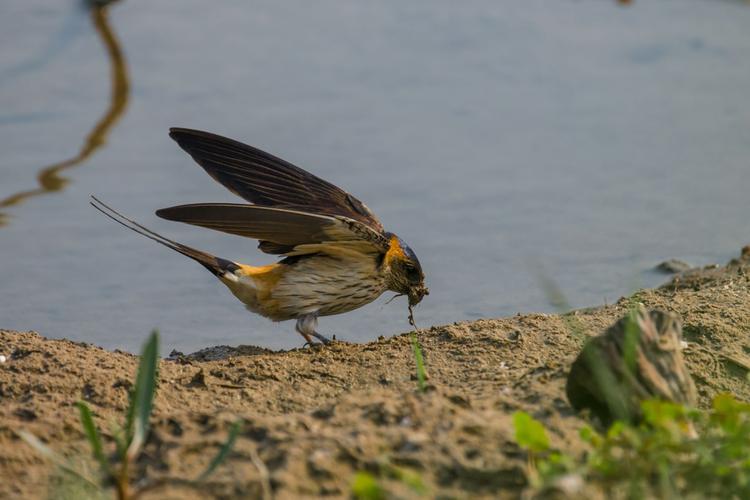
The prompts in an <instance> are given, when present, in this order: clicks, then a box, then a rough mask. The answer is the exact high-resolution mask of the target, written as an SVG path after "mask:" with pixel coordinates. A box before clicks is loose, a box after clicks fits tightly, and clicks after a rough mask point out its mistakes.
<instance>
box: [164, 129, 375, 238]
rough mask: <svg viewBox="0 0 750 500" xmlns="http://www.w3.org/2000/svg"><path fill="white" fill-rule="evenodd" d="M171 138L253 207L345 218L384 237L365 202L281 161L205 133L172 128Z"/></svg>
mask: <svg viewBox="0 0 750 500" xmlns="http://www.w3.org/2000/svg"><path fill="white" fill-rule="evenodd" d="M169 136H170V137H172V139H174V140H175V141H177V144H179V145H180V147H181V148H182V149H184V150H185V151H187V152H188V153H189V154H190V155H191V156H192V157H193V159H194V160H195V161H196V162H197V163H198V164H199V165H200V166H201V167H203V168H204V169H205V170H206V172H208V174H209V175H210V176H211V177H213V178H214V179H215V180H216V181H218V182H219V183H221V184H222V185H223V186H224V187H226V188H227V189H229V190H230V191H232V192H233V193H235V194H237V195H239V196H241V197H242V198H244V199H246V200H247V201H249V202H251V203H254V204H257V205H262V206H267V207H275V208H284V209H289V210H296V211H299V212H306V213H312V214H322V215H329V216H337V215H338V216H343V217H347V218H349V219H352V220H355V221H358V222H361V223H362V224H365V225H367V226H369V227H370V228H371V229H372V230H373V231H376V232H378V233H382V232H383V226H382V224H381V223H380V221H379V220H378V219H377V217H375V214H373V213H372V212H371V211H370V209H369V208H367V206H366V205H365V204H364V203H362V202H361V201H359V200H358V199H357V198H355V197H354V196H352V195H351V194H349V193H347V192H346V191H344V190H342V189H340V188H338V187H337V186H334V185H333V184H331V183H330V182H327V181H324V180H323V179H321V178H320V177H316V176H314V175H312V174H311V173H309V172H307V171H305V170H303V169H301V168H299V167H297V166H295V165H292V164H291V163H289V162H287V161H284V160H282V159H281V158H277V157H275V156H273V155H270V154H268V153H266V152H264V151H261V150H260V149H257V148H254V147H252V146H248V145H246V144H242V143H241V142H237V141H234V140H232V139H227V138H226V137H221V136H219V135H215V134H210V133H208V132H201V131H199V130H191V129H184V128H172V129H170V131H169Z"/></svg>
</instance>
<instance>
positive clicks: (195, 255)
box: [90, 195, 239, 276]
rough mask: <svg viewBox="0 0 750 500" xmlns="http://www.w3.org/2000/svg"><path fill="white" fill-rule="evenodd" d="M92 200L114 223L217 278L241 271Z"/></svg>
mask: <svg viewBox="0 0 750 500" xmlns="http://www.w3.org/2000/svg"><path fill="white" fill-rule="evenodd" d="M91 200H92V201H91V202H90V203H91V206H92V207H94V208H95V209H97V210H99V211H100V212H101V213H103V214H104V215H106V216H107V217H109V218H110V219H112V220H113V221H115V222H117V223H118V224H120V225H122V226H125V227H126V228H128V229H130V230H131V231H135V232H136V233H138V234H140V235H142V236H145V237H146V238H149V239H151V240H153V241H155V242H157V243H159V244H161V245H164V246H165V247H167V248H171V249H172V250H174V251H175V252H179V253H181V254H182V255H184V256H186V257H190V258H191V259H193V260H195V261H196V262H198V263H199V264H201V265H202V266H204V267H205V268H206V269H208V270H209V271H211V273H213V274H215V275H216V276H221V275H223V274H224V273H225V272H227V271H228V272H234V271H236V270H237V269H239V266H238V265H237V264H235V263H234V262H232V261H230V260H226V259H222V258H220V257H216V256H214V255H211V254H209V253H206V252H201V251H200V250H196V249H195V248H191V247H189V246H187V245H183V244H182V243H177V242H176V241H174V240H170V239H169V238H165V237H164V236H162V235H160V234H159V233H156V232H154V231H151V230H150V229H148V228H147V227H144V226H142V225H140V224H139V223H137V222H136V221H134V220H132V219H129V218H127V217H125V216H124V215H122V214H121V213H119V212H118V211H117V210H115V209H114V208H112V207H110V206H109V205H107V204H106V203H104V202H103V201H101V200H100V199H98V198H97V197H96V196H93V195H92V196H91Z"/></svg>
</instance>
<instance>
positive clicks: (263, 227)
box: [156, 203, 388, 254]
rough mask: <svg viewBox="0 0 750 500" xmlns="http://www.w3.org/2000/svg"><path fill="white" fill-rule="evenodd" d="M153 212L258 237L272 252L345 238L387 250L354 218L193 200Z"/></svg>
mask: <svg viewBox="0 0 750 500" xmlns="http://www.w3.org/2000/svg"><path fill="white" fill-rule="evenodd" d="M156 215H158V216H159V217H161V218H163V219H168V220H173V221H178V222H185V223H187V224H193V225H196V226H201V227H207V228H209V229H215V230H217V231H223V232H225V233H230V234H236V235H239V236H246V237H249V238H255V239H258V240H261V244H260V245H259V248H260V249H261V250H262V251H264V252H266V253H272V254H288V253H290V252H294V249H295V247H298V246H299V245H309V244H318V243H326V242H349V243H350V244H357V245H360V246H361V247H362V248H368V247H369V250H370V251H378V252H385V251H387V250H388V239H387V238H386V237H385V236H384V235H383V234H381V233H379V232H376V231H374V230H373V229H372V228H370V227H369V226H367V225H365V224H362V223H361V222H358V221H356V220H352V219H349V218H347V217H342V216H330V215H318V214H309V213H305V212H299V211H296V210H288V209H283V208H272V207H262V206H258V205H239V204H230V203H196V204H191V205H179V206H176V207H170V208H162V209H160V210H157V211H156Z"/></svg>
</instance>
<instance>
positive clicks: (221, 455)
mask: <svg viewBox="0 0 750 500" xmlns="http://www.w3.org/2000/svg"><path fill="white" fill-rule="evenodd" d="M158 366H159V334H158V332H157V331H153V332H152V333H151V335H150V336H149V338H148V340H147V341H146V343H145V345H144V347H143V350H142V353H141V357H140V362H139V364H138V371H137V372H136V378H135V385H134V387H133V391H132V392H131V395H130V405H129V407H128V412H127V414H126V417H125V425H124V426H118V425H115V427H114V429H113V431H112V440H113V441H114V444H115V454H114V458H112V459H110V458H108V457H107V454H106V453H105V444H104V442H103V440H102V436H101V433H100V432H99V429H98V427H97V426H96V424H95V423H94V418H93V414H92V412H91V408H90V407H89V406H88V404H86V402H84V401H78V402H77V403H76V406H77V407H78V411H79V414H80V420H81V427H82V428H83V432H84V434H85V436H86V439H87V440H88V442H89V445H90V447H91V452H92V455H93V458H94V460H95V461H96V463H97V465H98V467H99V474H98V478H92V477H91V476H90V475H89V474H87V473H85V472H83V471H81V470H80V469H79V468H76V467H74V466H73V465H71V464H70V462H69V461H68V460H66V459H65V458H63V457H61V456H60V455H58V454H57V453H55V452H54V451H52V450H51V449H50V448H49V447H48V446H47V445H45V444H44V443H42V442H41V441H40V440H39V439H38V438H37V437H36V436H34V435H33V434H31V433H28V432H24V431H21V432H19V436H20V437H21V438H22V439H23V440H24V441H26V442H27V443H28V444H29V445H31V446H32V447H33V448H35V449H36V450H37V452H39V453H40V454H41V455H42V456H44V457H45V458H47V459H49V460H50V461H52V462H53V463H55V464H56V465H58V466H59V467H60V468H61V469H62V470H63V471H65V472H66V473H67V474H69V475H70V476H72V477H73V478H75V479H77V480H78V481H79V482H81V483H83V484H84V485H85V486H86V488H89V489H92V488H93V489H94V490H95V491H97V492H102V491H103V490H107V489H109V488H111V487H113V488H114V490H115V493H116V496H117V498H118V499H119V500H127V499H132V498H135V497H137V496H138V494H139V493H140V492H142V491H143V490H145V489H146V488H148V485H141V486H140V489H138V488H137V489H136V490H132V489H131V483H132V468H133V465H134V463H135V461H136V459H137V458H138V456H139V455H140V453H141V451H142V450H143V446H144V445H145V443H146V441H147V438H148V431H149V421H150V417H151V412H152V410H153V403H154V395H155V394H156V387H157V379H158ZM241 423H242V422H241V421H237V422H235V423H234V424H233V425H232V427H231V429H230V432H229V437H228V438H227V441H226V442H225V443H224V445H223V446H222V447H221V449H220V450H219V452H218V453H217V455H216V456H215V457H214V459H213V460H212V461H211V463H210V464H209V465H208V467H207V468H206V470H205V471H204V472H203V473H202V474H201V475H200V476H199V477H198V479H197V480H196V481H194V482H193V483H197V482H199V481H203V480H205V479H206V478H207V477H208V476H209V475H210V474H211V473H212V472H213V471H214V470H215V469H216V467H218V466H219V465H220V464H221V463H222V462H223V461H224V460H225V459H226V457H227V455H228V454H229V451H230V450H231V448H232V446H233V445H234V442H235V440H236V439H237V435H238V434H239V432H240V430H241ZM187 483H191V482H190V481H187Z"/></svg>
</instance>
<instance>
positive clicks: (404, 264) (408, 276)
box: [383, 234, 430, 306]
mask: <svg viewBox="0 0 750 500" xmlns="http://www.w3.org/2000/svg"><path fill="white" fill-rule="evenodd" d="M388 240H389V246H388V251H387V252H386V254H385V258H384V260H383V265H384V266H385V275H386V283H387V285H388V289H389V290H392V291H394V292H396V293H401V294H404V295H406V296H408V297H409V306H414V305H417V304H419V302H421V301H422V298H423V297H424V296H425V295H429V293H430V291H429V290H428V289H427V287H426V286H425V284H424V272H422V266H421V265H420V264H419V259H417V256H416V254H415V253H414V251H413V250H412V249H411V248H409V245H407V244H406V243H404V241H403V240H402V239H401V238H399V237H398V236H396V235H395V234H388Z"/></svg>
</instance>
